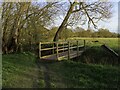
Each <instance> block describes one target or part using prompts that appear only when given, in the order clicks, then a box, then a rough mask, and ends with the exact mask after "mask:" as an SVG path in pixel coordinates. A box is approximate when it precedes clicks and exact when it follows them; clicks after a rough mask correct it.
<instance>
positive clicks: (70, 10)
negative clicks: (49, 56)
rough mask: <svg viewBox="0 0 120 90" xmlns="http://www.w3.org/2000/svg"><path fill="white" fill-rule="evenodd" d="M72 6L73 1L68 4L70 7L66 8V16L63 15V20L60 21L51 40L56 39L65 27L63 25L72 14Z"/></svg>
mask: <svg viewBox="0 0 120 90" xmlns="http://www.w3.org/2000/svg"><path fill="white" fill-rule="evenodd" d="M73 6H74V3H73V4H71V5H70V8H69V10H68V12H67V14H66V16H65V18H64V20H63V22H62V24H61V25H60V27H59V28H58V30H57V32H56V34H55V37H54V39H53V41H58V40H59V36H60V33H61V32H62V30H63V29H64V28H65V25H66V24H67V21H68V19H69V17H70V15H71V14H72V10H73Z"/></svg>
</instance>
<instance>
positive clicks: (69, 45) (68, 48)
mask: <svg viewBox="0 0 120 90" xmlns="http://www.w3.org/2000/svg"><path fill="white" fill-rule="evenodd" d="M68 60H70V42H69V41H68Z"/></svg>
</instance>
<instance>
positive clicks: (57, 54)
mask: <svg viewBox="0 0 120 90" xmlns="http://www.w3.org/2000/svg"><path fill="white" fill-rule="evenodd" d="M58 45H59V44H58V43H56V47H57V49H56V50H57V53H56V56H57V59H58V57H59V53H58V52H59V51H58Z"/></svg>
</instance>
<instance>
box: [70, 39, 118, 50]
mask: <svg viewBox="0 0 120 90" xmlns="http://www.w3.org/2000/svg"><path fill="white" fill-rule="evenodd" d="M68 40H80V41H81V43H83V40H86V45H87V46H101V45H102V44H106V45H108V46H110V47H111V48H115V49H116V48H117V49H118V46H119V45H118V38H70V39H68ZM94 41H98V42H94Z"/></svg>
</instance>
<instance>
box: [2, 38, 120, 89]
mask: <svg viewBox="0 0 120 90" xmlns="http://www.w3.org/2000/svg"><path fill="white" fill-rule="evenodd" d="M83 39H85V38H82V40H83ZM88 39H89V40H88ZM88 39H87V41H88V42H89V43H87V44H88V45H90V46H92V48H90V49H88V50H86V52H84V53H83V55H82V56H81V57H79V58H76V60H77V61H78V62H75V61H68V60H67V61H61V62H54V63H46V62H41V63H39V64H38V66H39V67H38V66H37V64H36V63H35V61H36V56H35V55H34V54H33V53H30V52H24V53H17V54H8V55H7V54H6V55H3V59H2V62H3V63H2V64H3V68H2V70H3V73H2V75H3V77H2V78H3V79H2V81H3V87H4V88H35V87H37V88H119V89H120V86H119V85H120V66H119V65H114V66H113V65H112V63H113V62H111V61H115V60H117V59H115V58H114V57H112V56H111V55H110V54H109V53H107V52H105V51H104V50H103V49H101V47H100V46H101V44H100V43H99V42H103V43H107V45H109V46H110V47H111V48H112V49H114V50H115V51H116V52H119V50H118V48H117V47H118V44H117V43H118V42H117V39H114V38H112V39H111V38H109V39H106V38H105V39H104V38H103V39H102V38H98V39H97V38H96V39H91V38H88ZM95 40H98V41H99V42H93V41H95ZM103 43H102V44H103ZM79 61H80V62H79ZM81 62H83V63H81Z"/></svg>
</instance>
